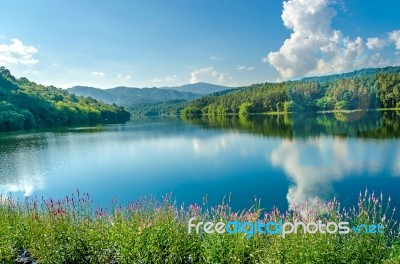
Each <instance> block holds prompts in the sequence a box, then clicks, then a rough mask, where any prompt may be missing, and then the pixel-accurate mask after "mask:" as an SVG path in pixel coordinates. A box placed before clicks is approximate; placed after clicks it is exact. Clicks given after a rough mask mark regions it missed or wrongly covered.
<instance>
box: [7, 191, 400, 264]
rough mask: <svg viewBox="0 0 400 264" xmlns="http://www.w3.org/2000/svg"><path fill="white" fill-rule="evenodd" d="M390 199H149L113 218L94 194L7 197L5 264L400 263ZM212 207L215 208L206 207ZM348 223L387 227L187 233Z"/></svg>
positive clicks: (115, 211) (367, 196)
mask: <svg viewBox="0 0 400 264" xmlns="http://www.w3.org/2000/svg"><path fill="white" fill-rule="evenodd" d="M389 204H390V198H389V199H385V201H383V197H382V195H380V196H379V197H376V196H375V195H374V194H368V193H367V192H365V193H364V194H363V195H361V194H360V197H359V203H358V206H357V207H355V208H351V209H343V208H341V206H340V203H339V202H338V201H337V200H335V199H334V200H333V201H330V202H329V203H327V204H317V205H315V206H309V205H307V204H305V205H302V206H298V207H296V209H295V210H293V211H290V212H280V211H279V210H278V209H274V210H272V211H271V212H264V211H263V210H262V209H261V207H260V201H258V200H257V199H255V200H254V205H253V206H252V207H251V208H250V209H248V210H243V211H240V212H233V211H232V210H231V208H230V206H229V202H228V204H226V203H225V202H222V203H221V204H220V205H218V206H216V207H211V208H210V207H209V206H208V205H201V206H200V205H197V204H194V205H190V206H188V207H184V206H183V205H182V206H178V205H177V204H176V202H174V201H172V200H171V198H170V197H169V196H166V197H163V198H162V199H160V200H157V199H154V198H149V199H147V198H142V199H140V200H138V201H136V202H134V203H131V204H129V205H127V206H119V205H118V204H116V203H113V206H112V209H110V210H109V211H108V212H106V211H104V210H103V209H101V208H93V206H92V202H91V200H90V197H89V195H88V194H84V195H80V194H79V192H77V194H75V195H73V196H72V197H65V199H63V200H59V201H54V200H52V199H41V200H37V199H29V200H26V201H24V202H18V201H15V200H13V199H12V198H10V197H1V198H0V263H17V262H16V259H17V257H18V251H19V250H21V249H24V250H26V251H28V252H29V253H30V254H31V256H32V258H34V259H35V260H37V261H38V262H39V263H143V264H144V263H400V243H399V237H398V232H397V223H396V222H395V221H394V218H393V215H394V213H395V209H391V208H390V206H389ZM207 208H210V209H207ZM192 217H195V218H196V219H198V220H199V221H200V220H201V221H214V222H219V221H223V222H229V221H232V220H236V219H238V220H240V221H257V220H259V219H261V220H262V221H264V222H269V221H278V220H280V219H282V220H283V221H284V222H285V221H295V220H298V221H299V220H300V221H306V222H307V221H317V220H323V221H333V222H339V221H349V222H350V225H355V224H369V223H375V224H378V223H380V224H382V225H383V226H384V233H383V234H365V233H361V234H358V233H355V232H352V233H350V234H346V235H339V234H322V233H316V234H313V235H312V234H302V233H301V232H299V233H297V234H289V235H287V236H286V237H285V238H282V237H281V236H279V235H262V234H259V233H257V234H255V235H254V236H253V237H252V238H250V239H247V238H246V237H245V234H233V235H231V234H228V233H224V234H216V233H214V234H206V233H201V234H195V233H191V234H188V221H189V219H190V218H192Z"/></svg>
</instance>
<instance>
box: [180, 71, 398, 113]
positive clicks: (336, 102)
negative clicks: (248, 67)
mask: <svg viewBox="0 0 400 264" xmlns="http://www.w3.org/2000/svg"><path fill="white" fill-rule="evenodd" d="M377 108H400V67H387V68H381V69H364V70H361V71H355V72H353V73H346V74H342V75H332V76H322V77H312V78H304V79H302V80H299V81H287V82H281V83H263V84H254V85H251V86H247V87H241V88H238V89H235V90H230V91H225V92H219V93H215V94H211V95H208V96H204V97H202V98H199V99H197V100H194V101H192V102H191V103H190V104H188V105H187V106H186V107H185V108H184V109H183V110H182V111H181V114H182V115H183V116H189V117H195V116H201V115H210V116H212V115H226V114H239V115H248V114H252V113H264V112H317V111H332V110H356V109H377Z"/></svg>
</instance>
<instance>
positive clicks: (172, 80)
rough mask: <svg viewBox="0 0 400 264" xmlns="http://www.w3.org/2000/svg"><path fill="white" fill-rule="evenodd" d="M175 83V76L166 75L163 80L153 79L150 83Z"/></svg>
mask: <svg viewBox="0 0 400 264" xmlns="http://www.w3.org/2000/svg"><path fill="white" fill-rule="evenodd" d="M175 81H176V74H174V75H167V76H165V77H164V78H160V77H154V79H153V80H152V82H156V83H157V82H175Z"/></svg>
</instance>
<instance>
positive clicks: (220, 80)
mask: <svg viewBox="0 0 400 264" xmlns="http://www.w3.org/2000/svg"><path fill="white" fill-rule="evenodd" d="M225 79H226V76H225V74H223V73H221V74H220V75H219V76H218V81H219V82H220V83H223V82H224V81H225Z"/></svg>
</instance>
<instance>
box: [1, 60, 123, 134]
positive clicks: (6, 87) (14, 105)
mask: <svg viewBox="0 0 400 264" xmlns="http://www.w3.org/2000/svg"><path fill="white" fill-rule="evenodd" d="M129 119H130V113H129V112H127V111H126V110H125V109H124V108H123V107H119V106H116V105H115V104H114V105H109V104H105V103H102V102H99V101H97V100H95V99H93V98H90V97H82V96H76V95H74V94H71V93H69V92H67V91H65V90H62V89H59V88H56V87H54V86H44V85H39V84H36V83H34V82H31V81H29V80H28V79H27V78H24V77H23V78H19V79H16V78H15V77H14V76H12V75H11V73H10V71H9V70H7V69H6V68H4V67H0V131H8V130H17V129H29V128H37V127H54V126H69V125H75V124H94V123H120V122H126V121H128V120H129Z"/></svg>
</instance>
